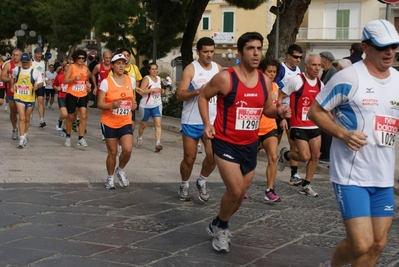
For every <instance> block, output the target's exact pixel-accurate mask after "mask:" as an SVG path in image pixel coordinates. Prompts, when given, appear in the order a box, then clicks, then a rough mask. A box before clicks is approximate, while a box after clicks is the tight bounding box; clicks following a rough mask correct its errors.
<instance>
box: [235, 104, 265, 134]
mask: <svg viewBox="0 0 399 267" xmlns="http://www.w3.org/2000/svg"><path fill="white" fill-rule="evenodd" d="M262 111H263V108H237V112H236V128H235V129H236V130H244V131H254V130H257V129H258V128H259V121H260V118H261V116H262Z"/></svg>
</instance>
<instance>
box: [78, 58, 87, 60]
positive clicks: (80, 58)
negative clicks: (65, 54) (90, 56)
mask: <svg viewBox="0 0 399 267" xmlns="http://www.w3.org/2000/svg"><path fill="white" fill-rule="evenodd" d="M79 59H82V60H85V59H86V58H85V57H78V60H79Z"/></svg>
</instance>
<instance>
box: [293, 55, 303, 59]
mask: <svg viewBox="0 0 399 267" xmlns="http://www.w3.org/2000/svg"><path fill="white" fill-rule="evenodd" d="M291 57H293V58H295V59H302V56H298V55H291Z"/></svg>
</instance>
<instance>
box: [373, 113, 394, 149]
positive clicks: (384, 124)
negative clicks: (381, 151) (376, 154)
mask: <svg viewBox="0 0 399 267" xmlns="http://www.w3.org/2000/svg"><path fill="white" fill-rule="evenodd" d="M398 127H399V120H398V119H397V118H394V117H391V116H385V115H376V116H375V118H374V131H373V135H374V140H375V142H376V144H377V145H378V146H386V147H392V148H394V147H395V139H396V133H397V132H398Z"/></svg>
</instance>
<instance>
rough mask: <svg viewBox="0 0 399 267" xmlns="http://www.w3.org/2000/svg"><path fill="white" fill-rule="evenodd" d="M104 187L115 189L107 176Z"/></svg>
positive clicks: (111, 180)
mask: <svg viewBox="0 0 399 267" xmlns="http://www.w3.org/2000/svg"><path fill="white" fill-rule="evenodd" d="M104 187H105V189H108V190H112V189H115V185H114V181H113V179H112V178H111V177H108V178H107V181H106V182H105V184H104Z"/></svg>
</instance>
